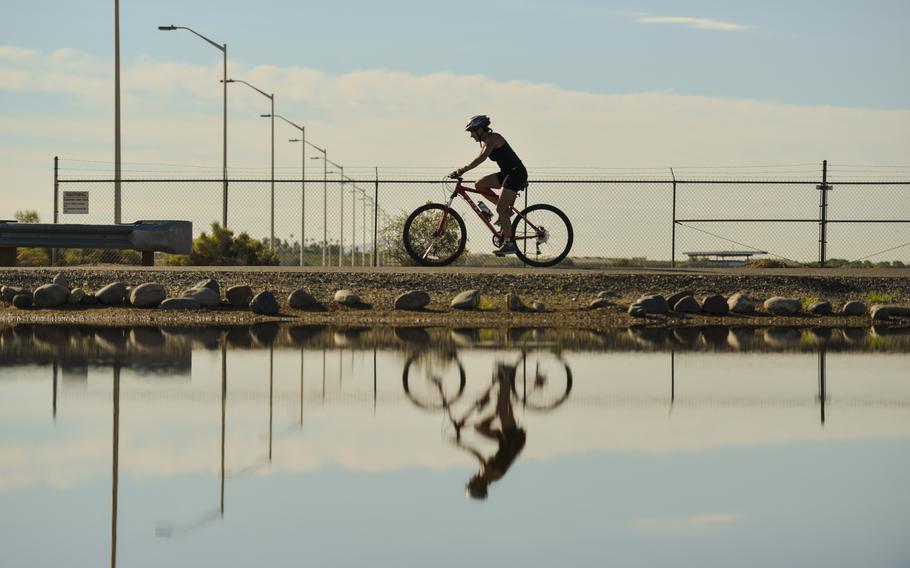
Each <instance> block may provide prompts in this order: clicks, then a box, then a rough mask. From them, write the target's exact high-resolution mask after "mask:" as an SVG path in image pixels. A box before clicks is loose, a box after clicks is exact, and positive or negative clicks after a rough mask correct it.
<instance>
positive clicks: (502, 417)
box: [455, 363, 527, 499]
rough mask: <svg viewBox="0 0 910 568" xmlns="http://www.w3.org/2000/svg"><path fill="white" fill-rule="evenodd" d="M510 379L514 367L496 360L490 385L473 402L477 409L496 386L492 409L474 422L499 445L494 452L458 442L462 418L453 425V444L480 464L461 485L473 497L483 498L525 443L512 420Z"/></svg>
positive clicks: (488, 399)
mask: <svg viewBox="0 0 910 568" xmlns="http://www.w3.org/2000/svg"><path fill="white" fill-rule="evenodd" d="M514 381H515V367H513V366H511V365H505V364H501V363H500V364H499V365H498V366H497V369H496V374H495V375H493V384H492V385H491V386H490V388H489V389H488V390H487V392H486V393H485V394H484V395H483V396H481V398H480V399H479V400H478V401H477V405H476V410H477V411H478V412H480V411H482V410H483V409H484V407H485V406H486V405H487V404H488V403H489V402H490V393H491V391H492V390H493V389H494V387H496V388H498V392H497V394H496V407H495V409H494V410H493V411H492V413H491V414H490V415H488V416H487V417H485V418H484V419H483V420H481V421H480V422H478V423H476V424H475V425H474V430H475V431H476V432H477V433H478V434H480V435H481V436H483V437H485V438H488V439H490V440H494V441H496V442H497V443H498V444H499V448H498V450H497V451H496V453H495V454H494V455H492V456H490V457H485V456H484V455H483V454H482V453H481V452H480V451H479V450H478V449H476V448H473V447H471V446H469V445H468V444H465V443H464V442H462V441H461V435H460V430H461V428H462V427H463V426H464V424H465V421H466V419H462V421H461V422H459V423H456V425H455V427H456V441H455V443H456V445H458V446H459V447H461V448H463V449H465V450H466V451H468V452H469V453H471V454H472V455H473V456H474V457H475V458H477V462H478V464H479V465H480V470H479V471H478V472H477V473H476V474H474V475H473V476H472V477H471V479H470V480H469V481H468V483H467V484H466V485H465V493H466V494H467V495H468V496H470V497H472V498H474V499H486V498H487V493H488V488H489V486H490V484H491V483H493V482H494V481H497V480H499V479H502V477H503V476H504V475H505V474H506V472H507V471H508V470H509V468H510V467H512V464H513V463H514V462H515V458H517V457H518V454H519V453H521V450H522V449H523V448H524V446H525V441H526V440H527V434H526V433H525V430H524V429H523V428H521V427H520V426H519V425H518V423H517V422H516V421H515V415H514V414H513V413H512V399H511V389H512V383H513V382H514ZM494 421H495V422H498V425H496V426H494ZM497 426H498V427H497Z"/></svg>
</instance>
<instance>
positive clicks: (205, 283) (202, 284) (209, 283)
mask: <svg viewBox="0 0 910 568" xmlns="http://www.w3.org/2000/svg"><path fill="white" fill-rule="evenodd" d="M193 288H208V289H209V290H212V291H214V292H215V293H216V294H218V298H219V299H220V298H221V287H220V286H218V282H216V281H215V280H213V279H211V278H206V279H205V280H200V281H199V282H196V285H195V286H193Z"/></svg>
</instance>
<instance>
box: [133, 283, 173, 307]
mask: <svg viewBox="0 0 910 568" xmlns="http://www.w3.org/2000/svg"><path fill="white" fill-rule="evenodd" d="M165 298H167V290H165V289H164V286H162V285H161V284H158V283H157V282H148V283H146V284H140V285H138V286H136V287H135V288H133V289H132V290H131V291H130V303H131V304H132V305H134V306H136V307H137V308H154V307H157V306H158V304H160V303H161V302H163V301H164V299H165Z"/></svg>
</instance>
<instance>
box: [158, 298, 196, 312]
mask: <svg viewBox="0 0 910 568" xmlns="http://www.w3.org/2000/svg"><path fill="white" fill-rule="evenodd" d="M158 309H159V310H201V309H202V304H200V303H199V302H198V301H197V300H194V299H193V298H167V299H165V300H164V301H163V302H161V303H160V304H158Z"/></svg>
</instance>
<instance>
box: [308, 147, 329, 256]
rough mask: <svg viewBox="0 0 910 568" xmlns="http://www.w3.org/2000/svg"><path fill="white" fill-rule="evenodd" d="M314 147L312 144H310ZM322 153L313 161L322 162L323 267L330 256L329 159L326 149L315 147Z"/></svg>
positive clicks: (313, 158) (314, 157)
mask: <svg viewBox="0 0 910 568" xmlns="http://www.w3.org/2000/svg"><path fill="white" fill-rule="evenodd" d="M310 145H311V146H313V145H312V144H310ZM313 147H314V148H316V149H317V150H319V151H320V152H322V157H321V158H320V157H319V156H313V157H312V158H310V159H311V160H322V265H323V266H326V255H327V254H328V246H329V243H328V237H329V225H328V218H327V216H326V215H327V211H328V203H327V201H328V188H327V184H328V181H327V178H328V167H329V166H328V159H327V158H326V150H325V148H319V147H318V146H313Z"/></svg>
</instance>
